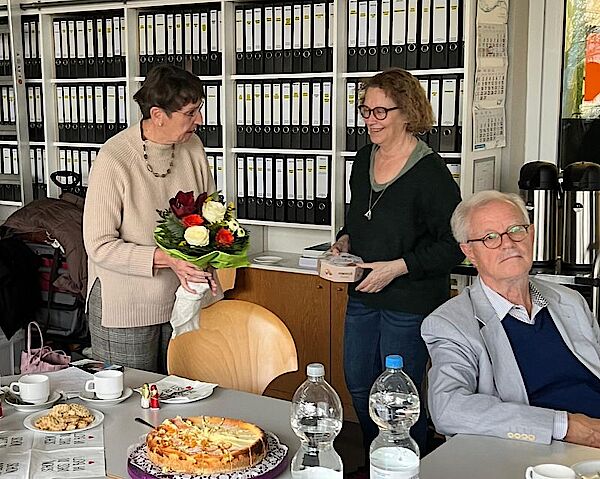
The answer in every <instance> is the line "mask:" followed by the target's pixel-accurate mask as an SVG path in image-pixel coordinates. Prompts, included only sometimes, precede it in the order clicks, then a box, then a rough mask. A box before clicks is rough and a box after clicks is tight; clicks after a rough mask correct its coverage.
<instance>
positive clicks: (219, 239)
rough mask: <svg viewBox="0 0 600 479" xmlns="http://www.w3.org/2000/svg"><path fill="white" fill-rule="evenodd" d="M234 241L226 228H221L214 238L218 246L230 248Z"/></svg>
mask: <svg viewBox="0 0 600 479" xmlns="http://www.w3.org/2000/svg"><path fill="white" fill-rule="evenodd" d="M234 239H235V238H234V237H233V233H232V232H231V231H229V230H228V229H227V228H221V229H220V230H219V231H217V234H216V236H215V241H216V243H217V244H218V245H219V246H231V245H232V244H233V241H234Z"/></svg>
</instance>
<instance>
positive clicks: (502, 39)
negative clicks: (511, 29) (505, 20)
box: [477, 23, 508, 66]
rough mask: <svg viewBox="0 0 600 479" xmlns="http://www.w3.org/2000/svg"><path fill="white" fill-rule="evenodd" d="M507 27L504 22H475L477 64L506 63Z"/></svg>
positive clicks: (499, 64) (493, 64)
mask: <svg viewBox="0 0 600 479" xmlns="http://www.w3.org/2000/svg"><path fill="white" fill-rule="evenodd" d="M507 44H508V29H507V27H506V25H505V24H501V25H497V24H493V23H478V24H477V64H478V65H486V66H502V65H506V64H507V63H508V50H507Z"/></svg>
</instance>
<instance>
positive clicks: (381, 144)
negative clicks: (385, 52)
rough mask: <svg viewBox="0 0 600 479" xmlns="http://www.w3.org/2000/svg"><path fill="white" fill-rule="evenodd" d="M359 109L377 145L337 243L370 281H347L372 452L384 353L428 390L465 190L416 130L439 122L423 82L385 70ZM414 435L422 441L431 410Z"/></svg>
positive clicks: (355, 382)
mask: <svg viewBox="0 0 600 479" xmlns="http://www.w3.org/2000/svg"><path fill="white" fill-rule="evenodd" d="M358 111H359V113H360V114H361V115H362V117H363V118H364V120H365V124H366V126H367V128H368V131H369V137H370V139H371V141H372V142H373V144H372V145H367V146H365V147H364V148H362V149H361V150H360V151H358V153H357V154H356V157H355V160H354V164H353V167H352V175H351V178H350V189H351V193H352V196H351V201H350V207H349V209H348V213H347V215H346V223H345V226H344V228H343V229H342V230H341V231H340V232H339V234H338V236H337V238H338V239H337V241H336V242H335V243H334V244H333V245H332V251H333V252H334V253H340V252H350V253H352V254H355V255H357V256H360V257H361V258H362V259H363V260H364V262H365V264H364V265H363V266H364V269H365V274H364V276H363V278H362V281H360V282H359V283H357V284H352V285H350V287H349V289H348V294H349V299H348V306H347V310H346V323H345V331H344V371H345V375H346V383H347V385H348V390H349V391H350V394H351V395H352V402H353V405H354V408H355V409H356V413H357V415H358V419H359V421H360V424H361V428H362V431H363V436H364V443H365V448H366V449H367V450H368V448H369V445H370V443H371V441H372V440H373V439H374V438H375V436H376V434H377V427H376V426H375V424H374V423H373V421H371V419H370V417H369V402H368V396H369V391H370V388H371V386H372V384H373V382H374V381H375V379H376V378H377V376H378V375H379V374H380V373H381V372H382V371H383V369H384V362H385V356H387V355H388V354H400V355H402V356H403V357H404V370H405V371H406V373H407V374H408V375H409V376H410V377H411V378H412V380H413V381H414V383H415V384H416V386H417V388H420V386H421V383H422V380H423V377H424V373H425V365H426V363H427V349H426V348H425V343H424V342H423V340H422V339H421V334H420V327H421V323H422V321H423V319H424V318H425V316H426V315H428V314H429V313H431V312H432V311H433V310H434V309H435V308H436V307H437V306H439V305H440V304H442V303H443V302H444V301H445V300H446V299H448V297H449V294H450V278H449V273H450V269H451V268H452V267H453V266H454V265H456V264H457V263H459V262H460V261H461V259H462V253H461V251H460V249H459V247H458V245H457V243H456V241H455V240H454V238H453V237H452V232H451V231H450V216H451V215H452V212H453V211H454V208H455V207H456V205H457V204H458V202H459V201H460V191H459V188H458V186H457V184H456V183H455V181H454V180H453V179H452V176H451V175H450V172H449V171H448V168H447V167H446V164H445V162H444V160H443V159H442V158H440V156H439V155H438V154H437V153H436V152H434V151H433V150H432V149H431V148H430V147H429V146H428V145H427V144H426V143H424V142H423V141H422V140H420V139H419V138H418V137H417V134H419V133H421V132H424V131H427V130H429V129H431V126H432V124H433V112H432V110H431V105H430V104H429V101H428V99H427V96H426V95H425V92H424V90H423V88H422V87H421V85H420V83H419V81H418V80H417V79H416V78H415V77H414V76H412V75H411V74H410V73H408V72H407V71H404V70H401V69H399V68H394V69H391V70H387V71H385V72H383V73H379V74H377V75H375V76H374V77H373V78H370V79H368V80H366V82H365V86H364V88H363V90H362V98H361V101H360V104H359V105H358ZM424 403H425V398H422V401H421V404H422V405H423V404H424ZM413 437H414V438H415V439H416V441H417V443H418V444H419V446H420V447H421V448H422V449H423V447H424V444H425V438H426V417H425V414H424V413H423V409H422V413H421V417H420V418H419V422H418V423H417V424H416V425H415V427H413ZM423 452H424V451H423Z"/></svg>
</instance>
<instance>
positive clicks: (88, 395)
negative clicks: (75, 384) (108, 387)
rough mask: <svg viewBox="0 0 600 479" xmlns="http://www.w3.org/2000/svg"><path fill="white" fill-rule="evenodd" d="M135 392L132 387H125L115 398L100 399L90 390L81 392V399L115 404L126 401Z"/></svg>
mask: <svg viewBox="0 0 600 479" xmlns="http://www.w3.org/2000/svg"><path fill="white" fill-rule="evenodd" d="M132 394H133V391H132V390H131V388H125V389H123V394H121V396H119V397H118V398H115V399H100V398H99V397H98V396H96V395H95V394H94V393H90V392H82V393H80V394H79V399H83V400H84V401H87V402H90V403H93V404H97V405H98V406H103V405H104V406H111V405H113V404H119V403H120V402H122V401H125V399H127V398H128V397H129V396H131V395H132Z"/></svg>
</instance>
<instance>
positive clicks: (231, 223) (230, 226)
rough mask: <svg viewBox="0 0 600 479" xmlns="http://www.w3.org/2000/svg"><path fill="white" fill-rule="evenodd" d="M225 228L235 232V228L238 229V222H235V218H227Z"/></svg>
mask: <svg viewBox="0 0 600 479" xmlns="http://www.w3.org/2000/svg"><path fill="white" fill-rule="evenodd" d="M227 228H228V229H229V231H231V232H232V233H235V232H236V231H237V230H239V229H240V224H239V223H238V222H237V220H229V221H228V222H227Z"/></svg>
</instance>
